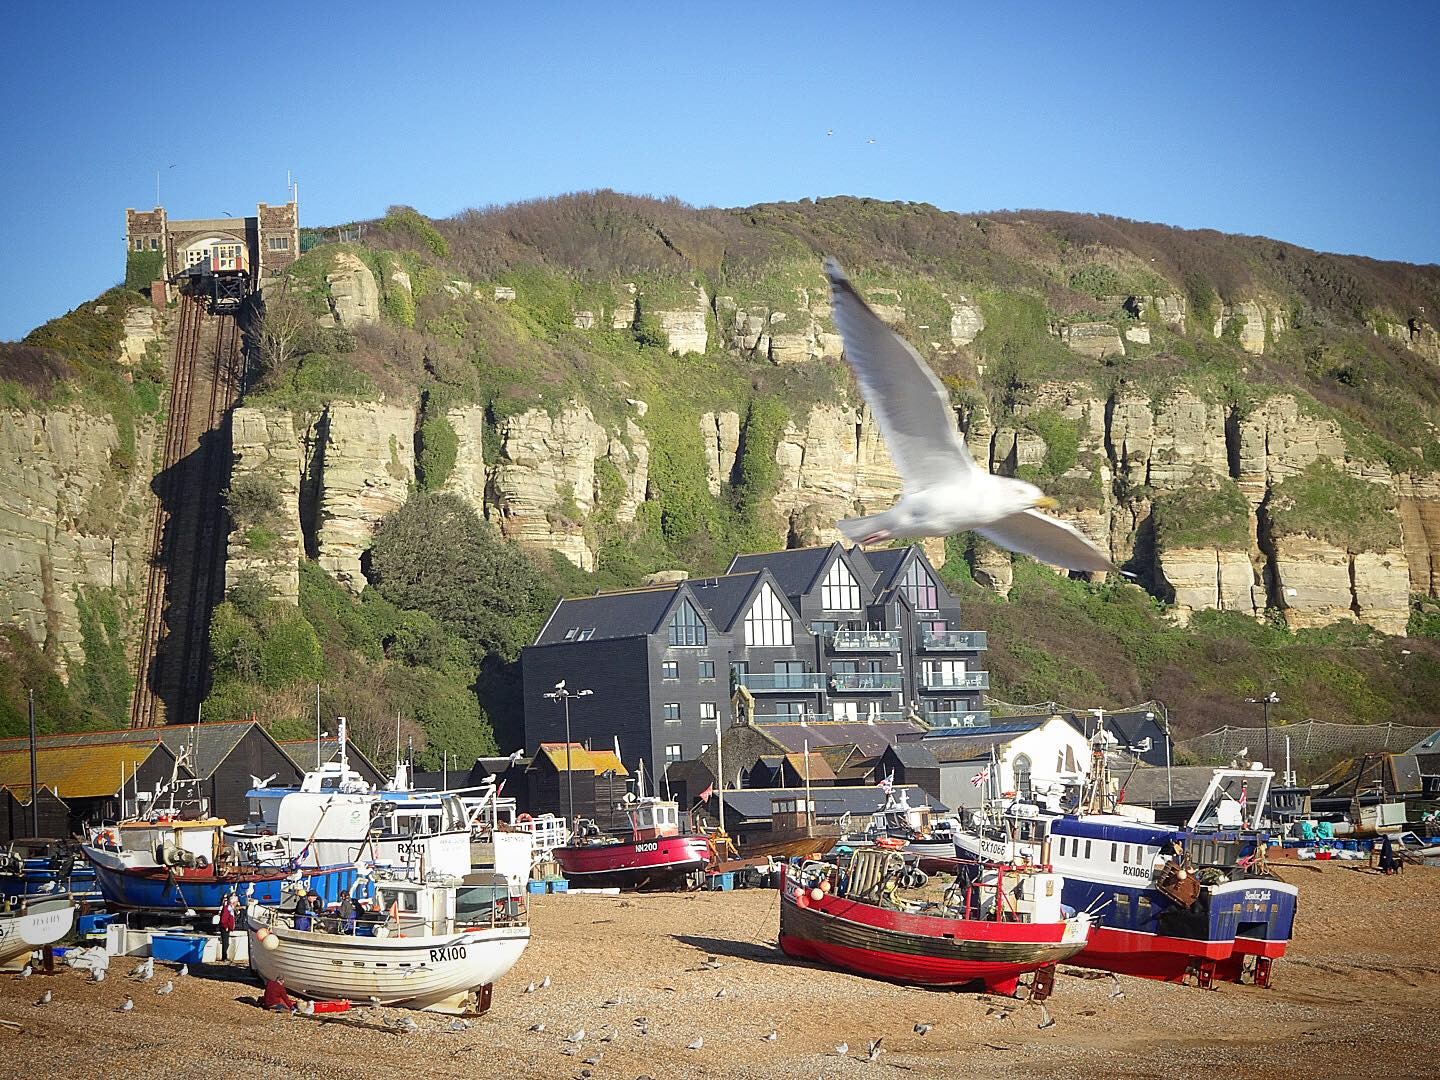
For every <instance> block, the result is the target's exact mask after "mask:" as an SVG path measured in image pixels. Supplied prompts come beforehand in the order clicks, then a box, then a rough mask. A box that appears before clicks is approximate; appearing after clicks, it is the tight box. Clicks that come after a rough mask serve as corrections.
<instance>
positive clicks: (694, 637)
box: [670, 600, 710, 645]
mask: <svg viewBox="0 0 1440 1080" xmlns="http://www.w3.org/2000/svg"><path fill="white" fill-rule="evenodd" d="M709 642H710V638H709V634H708V633H707V632H706V629H705V621H704V620H703V619H701V618H700V613H699V612H698V611H696V610H695V607H694V605H693V604H691V603H690V601H689V600H682V601H680V606H679V607H678V608H677V609H676V610H675V614H674V615H672V616H670V644H671V645H708V644H709Z"/></svg>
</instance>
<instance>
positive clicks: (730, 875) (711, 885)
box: [705, 870, 735, 892]
mask: <svg viewBox="0 0 1440 1080" xmlns="http://www.w3.org/2000/svg"><path fill="white" fill-rule="evenodd" d="M705 887H706V888H707V889H712V890H714V891H715V892H730V891H731V890H732V889H734V888H735V874H734V872H733V871H729V870H727V871H726V872H725V873H723V874H706V875H705Z"/></svg>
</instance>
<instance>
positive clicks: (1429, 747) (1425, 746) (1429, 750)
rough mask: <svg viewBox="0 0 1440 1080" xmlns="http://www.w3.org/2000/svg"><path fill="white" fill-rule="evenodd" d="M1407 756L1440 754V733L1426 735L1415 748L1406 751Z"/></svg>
mask: <svg viewBox="0 0 1440 1080" xmlns="http://www.w3.org/2000/svg"><path fill="white" fill-rule="evenodd" d="M1405 753H1407V754H1440V731H1436V732H1433V733H1431V734H1429V735H1426V736H1425V738H1423V739H1421V740H1420V741H1419V742H1417V743H1416V744H1415V745H1414V746H1412V747H1410V749H1409V750H1406V751H1405Z"/></svg>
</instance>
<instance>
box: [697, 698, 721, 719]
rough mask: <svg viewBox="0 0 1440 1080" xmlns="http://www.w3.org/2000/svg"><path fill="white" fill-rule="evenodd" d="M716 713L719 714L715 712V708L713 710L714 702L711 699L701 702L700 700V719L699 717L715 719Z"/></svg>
mask: <svg viewBox="0 0 1440 1080" xmlns="http://www.w3.org/2000/svg"><path fill="white" fill-rule="evenodd" d="M718 715H719V714H718V713H717V712H716V710H715V702H713V701H702V702H700V719H701V720H715V719H716V718H717V717H718Z"/></svg>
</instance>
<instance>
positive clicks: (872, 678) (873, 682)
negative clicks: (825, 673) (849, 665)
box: [830, 671, 904, 694]
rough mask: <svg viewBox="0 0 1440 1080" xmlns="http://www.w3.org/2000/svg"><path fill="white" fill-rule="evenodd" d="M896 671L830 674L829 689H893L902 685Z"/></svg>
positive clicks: (850, 691)
mask: <svg viewBox="0 0 1440 1080" xmlns="http://www.w3.org/2000/svg"><path fill="white" fill-rule="evenodd" d="M902 679H903V676H902V675H901V674H900V672H898V671H844V672H839V673H837V674H834V675H831V676H830V689H831V690H834V691H835V692H836V693H837V694H839V693H865V692H866V691H880V692H884V691H893V690H900V689H902V687H903V685H904V684H903V683H902V681H901V680H902Z"/></svg>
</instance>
